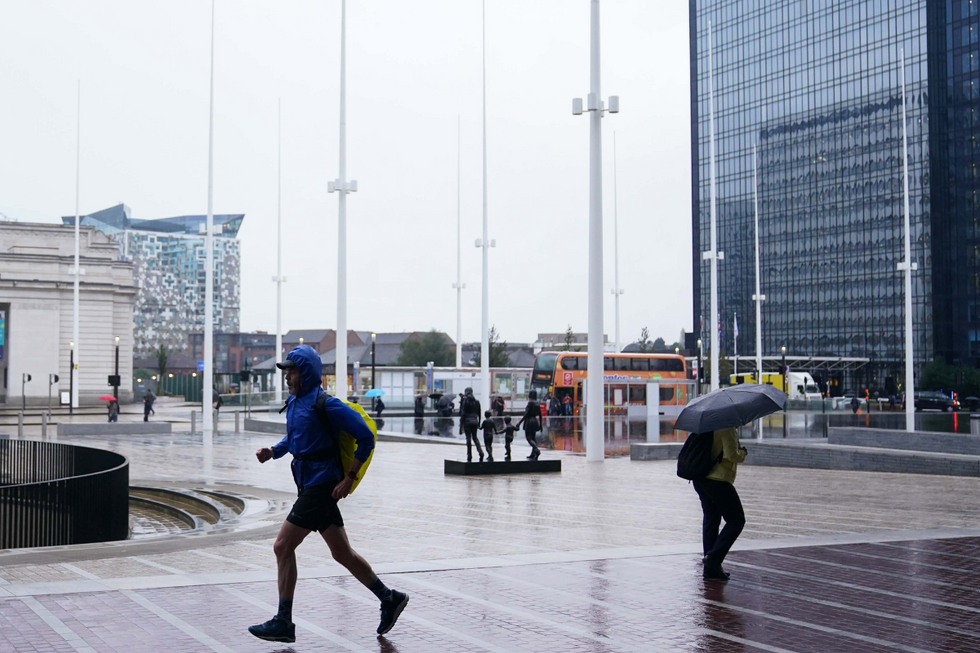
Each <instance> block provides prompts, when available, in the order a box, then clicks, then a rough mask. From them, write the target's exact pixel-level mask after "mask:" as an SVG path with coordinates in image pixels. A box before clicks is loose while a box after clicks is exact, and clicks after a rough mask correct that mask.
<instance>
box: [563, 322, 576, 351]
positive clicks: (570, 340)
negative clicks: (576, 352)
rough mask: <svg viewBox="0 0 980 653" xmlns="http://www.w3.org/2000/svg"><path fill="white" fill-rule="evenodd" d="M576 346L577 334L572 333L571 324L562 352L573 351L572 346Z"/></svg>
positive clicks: (566, 331)
mask: <svg viewBox="0 0 980 653" xmlns="http://www.w3.org/2000/svg"><path fill="white" fill-rule="evenodd" d="M574 344H575V332H574V331H572V325H571V324H569V325H568V328H567V329H565V344H564V345H563V346H562V351H571V350H572V345H574Z"/></svg>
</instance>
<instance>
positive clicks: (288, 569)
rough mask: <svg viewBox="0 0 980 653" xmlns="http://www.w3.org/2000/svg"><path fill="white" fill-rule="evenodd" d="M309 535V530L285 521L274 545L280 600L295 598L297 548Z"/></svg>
mask: <svg viewBox="0 0 980 653" xmlns="http://www.w3.org/2000/svg"><path fill="white" fill-rule="evenodd" d="M309 534H310V531H309V530H307V529H305V528H300V527H299V526H297V525H296V524H292V523H290V522H288V521H284V522H283V523H282V528H281V529H280V530H279V537H277V538H276V543H275V544H273V545H272V550H273V551H275V553H276V564H277V566H278V568H279V598H281V599H289V600H292V598H293V592H294V591H295V590H296V547H298V546H299V545H300V544H301V543H302V542H303V540H304V539H305V538H306V536H307V535H309Z"/></svg>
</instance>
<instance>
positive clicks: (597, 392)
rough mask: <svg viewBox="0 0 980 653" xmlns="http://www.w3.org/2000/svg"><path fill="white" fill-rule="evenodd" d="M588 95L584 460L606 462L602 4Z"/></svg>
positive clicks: (615, 101)
mask: <svg viewBox="0 0 980 653" xmlns="http://www.w3.org/2000/svg"><path fill="white" fill-rule="evenodd" d="M591 9H592V15H591V38H590V55H591V56H590V59H591V61H590V67H589V68H590V70H589V82H590V84H589V95H588V102H587V104H586V107H585V111H588V112H589V113H590V115H589V341H588V342H589V344H588V361H589V362H588V379H589V385H588V389H587V391H586V404H587V405H588V413H587V417H586V425H585V459H586V460H589V461H601V460H603V459H604V458H605V443H604V440H605V428H604V412H605V410H604V406H603V383H602V380H603V374H604V373H605V371H604V369H603V359H604V356H603V342H602V332H603V305H602V114H603V113H604V112H605V111H609V112H610V113H619V97H617V96H615V95H613V96H610V98H609V108H608V109H607V108H606V106H605V103H604V102H602V100H601V99H600V91H601V88H600V87H601V84H600V81H601V74H600V73H601V69H600V67H599V0H592V2H591ZM582 113H583V107H582V98H575V99H573V100H572V114H573V115H576V116H580V115H582Z"/></svg>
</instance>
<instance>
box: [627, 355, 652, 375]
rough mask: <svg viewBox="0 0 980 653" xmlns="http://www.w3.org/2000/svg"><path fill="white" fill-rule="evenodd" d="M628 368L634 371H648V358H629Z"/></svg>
mask: <svg viewBox="0 0 980 653" xmlns="http://www.w3.org/2000/svg"><path fill="white" fill-rule="evenodd" d="M630 361H631V363H630V369H632V370H633V371H634V372H649V371H650V359H649V358H631V359H630Z"/></svg>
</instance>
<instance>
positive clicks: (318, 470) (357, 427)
mask: <svg viewBox="0 0 980 653" xmlns="http://www.w3.org/2000/svg"><path fill="white" fill-rule="evenodd" d="M286 360H289V361H293V362H294V363H296V367H297V369H298V370H299V373H300V390H299V392H298V393H297V394H295V395H290V396H289V398H288V399H287V404H286V437H284V438H283V439H282V440H280V441H279V443H278V444H276V445H275V446H274V447H272V454H273V455H272V457H273V458H282V457H283V456H285V455H286V453H287V452H288V453H291V454H293V455H297V454H298V455H300V456H302V455H304V454H310V453H313V452H316V451H322V450H324V449H330V448H335V449H337V450H338V451H339V446H338V437H339V436H340V432H341V431H346V432H347V433H349V434H350V435H352V436H353V437H354V439H355V440H356V441H357V450H356V451H355V453H354V458H355V459H357V460H360V461H361V462H364V461H365V460H367V459H368V456H370V455H371V451H372V450H373V449H374V433H372V432H371V429H370V428H369V427H368V425H367V424H366V423H365V422H364V418H363V417H361V416H360V415H359V414H358V413H357V412H355V411H354V410H353V409H352V408H350V407H349V406H348V405H347V404H345V403H344V402H342V401H341V400H339V399H337V398H336V397H329V396H328V397H327V399H326V403H325V405H324V408H325V409H326V410H325V413H326V417H327V421H328V422H329V424H330V426H331V428H329V429H327V428H324V426H323V424H322V423H321V421H320V418H319V417H318V416H317V414H316V401H317V398H318V397H319V396H320V395H322V394H326V393H325V392H324V391H323V388H322V387H320V386H321V376H320V371H321V369H322V367H321V363H320V356H319V355H318V354H317V353H316V351H315V350H314V349H313V348H312V347H310V346H309V345H300V346H299V347H296V348H295V349H293V350H292V351H291V352H289V355H288V356H286ZM340 465H341V463H340V456H339V455H338V456H336V457H332V458H330V459H329V460H297V459H295V458H294V459H293V461H292V463H291V467H292V471H293V480H294V481H295V482H296V486H297V488H298V489H299V491H301V492H302V491H303V489H304V488H308V487H313V486H314V485H319V484H321V483H326V482H328V481H334V482H338V481H340V479H342V478H343V477H344V476H345V475H346V474H347V470H346V469H341V467H340Z"/></svg>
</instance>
